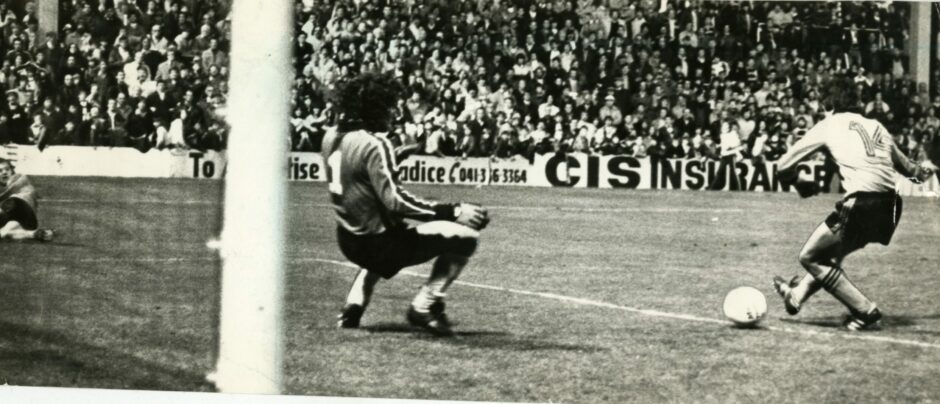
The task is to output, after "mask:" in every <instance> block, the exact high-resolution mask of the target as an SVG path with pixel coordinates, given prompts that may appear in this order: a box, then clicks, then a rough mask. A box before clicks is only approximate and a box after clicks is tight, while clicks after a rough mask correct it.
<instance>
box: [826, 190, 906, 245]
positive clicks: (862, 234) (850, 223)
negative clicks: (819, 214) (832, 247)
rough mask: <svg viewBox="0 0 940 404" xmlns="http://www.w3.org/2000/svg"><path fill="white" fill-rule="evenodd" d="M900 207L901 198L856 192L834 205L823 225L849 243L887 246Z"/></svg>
mask: <svg viewBox="0 0 940 404" xmlns="http://www.w3.org/2000/svg"><path fill="white" fill-rule="evenodd" d="M902 206H903V204H902V202H901V197H900V196H898V194H897V193H894V192H856V193H854V194H851V195H848V196H846V197H845V198H844V199H842V200H841V201H839V202H836V210H835V212H832V213H831V214H829V217H827V218H826V225H827V226H829V229H830V230H832V232H833V233H836V234H841V235H842V239H843V241H845V242H848V243H852V244H857V245H859V246H864V245H865V244H868V243H871V242H877V243H881V244H884V245H888V243H890V242H891V237H892V236H894V229H895V228H897V226H898V222H899V221H900V220H901V210H902Z"/></svg>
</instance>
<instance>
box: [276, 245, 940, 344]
mask: <svg viewBox="0 0 940 404" xmlns="http://www.w3.org/2000/svg"><path fill="white" fill-rule="evenodd" d="M291 261H295V260H291ZM296 261H315V262H322V263H327V264H333V265H338V266H343V267H347V268H357V269H358V268H359V267H358V266H356V265H355V264H353V263H351V262H346V261H337V260H331V259H324V258H302V259H297V260H296ZM400 273H401V274H404V275H408V276H413V277H421V278H423V277H426V276H427V275H422V274H418V273H415V272H411V271H402V272H400ZM454 283H456V284H458V285H464V286H467V287H472V288H478V289H486V290H494V291H499V292H506V293H512V294H518V295H524V296H534V297H540V298H544V299H551V300H558V301H562V302H567V303H575V304H581V305H585V306H594V307H603V308H607V309H614V310H621V311H626V312H630V313H635V314H640V315H644V316H650V317H660V318H670V319H675V320H685V321H693V322H699V323H711V324H720V325H732V323H731V322H730V321H725V320H719V319H716V318H709V317H699V316H695V315H691V314H682V313H671V312H667V311H661V310H651V309H639V308H635V307H629V306H622V305H618V304H613V303H607V302H602V301H597V300H590V299H584V298H580V297H572V296H565V295H559V294H555V293H545V292H534V291H529V290H522V289H512V288H504V287H501V286H492V285H484V284H479V283H472V282H466V281H459V280H458V281H455V282H454ZM761 328H762V329H765V330H769V331H776V332H785V333H790V334H802V335H811V336H820V337H826V338H832V337H838V338H844V339H854V340H862V341H874V342H885V343H890V344H898V345H907V346H916V347H921V348H934V349H940V344H933V343H929V342H922V341H914V340H908V339H901V338H892V337H885V336H878V335H865V334H852V333H849V332H845V333H832V332H823V331H814V330H809V329H803V328H790V327H777V326H763V327H761Z"/></svg>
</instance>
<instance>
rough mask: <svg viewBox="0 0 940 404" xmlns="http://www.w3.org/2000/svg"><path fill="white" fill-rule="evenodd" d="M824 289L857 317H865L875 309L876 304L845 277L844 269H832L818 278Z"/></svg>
mask: <svg viewBox="0 0 940 404" xmlns="http://www.w3.org/2000/svg"><path fill="white" fill-rule="evenodd" d="M818 279H819V281H820V283H821V284H822V287H823V289H826V291H827V292H829V294H831V295H832V296H833V297H835V298H836V299H838V300H839V301H840V302H842V304H844V305H845V307H848V309H849V311H850V312H851V313H852V314H853V315H856V316H864V315H865V314H866V313H869V312H871V311H872V310H873V309H874V308H875V303H873V302H872V301H871V300H869V299H868V298H867V297H866V296H865V295H864V294H862V291H860V290H858V288H857V287H855V285H854V284H853V283H852V281H850V280H849V278H848V277H846V276H845V272H843V271H842V268H839V267H831V268H830V269H829V270H828V271H826V272H824V273H822V274H821V276H820V277H819V278H818Z"/></svg>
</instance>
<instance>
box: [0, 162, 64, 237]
mask: <svg viewBox="0 0 940 404" xmlns="http://www.w3.org/2000/svg"><path fill="white" fill-rule="evenodd" d="M38 226H39V221H38V220H37V218H36V189H35V188H33V185H32V184H30V183H29V179H28V178H26V176H25V175H22V174H17V173H16V172H15V170H14V169H13V163H11V162H10V161H9V160H3V159H0V239H2V240H39V241H51V240H52V236H53V232H52V230H49V229H37V227H38Z"/></svg>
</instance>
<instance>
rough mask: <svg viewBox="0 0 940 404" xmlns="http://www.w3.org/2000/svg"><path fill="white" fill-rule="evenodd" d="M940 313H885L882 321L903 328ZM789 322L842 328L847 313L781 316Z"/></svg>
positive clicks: (886, 325) (934, 317)
mask: <svg viewBox="0 0 940 404" xmlns="http://www.w3.org/2000/svg"><path fill="white" fill-rule="evenodd" d="M938 319H940V313H936V314H927V315H919V316H915V315H885V317H884V318H883V319H881V323H882V325H883V326H884V327H886V328H902V327H912V326H915V325H918V324H919V322H920V321H922V320H938ZM780 320H782V321H784V322H787V323H795V324H806V325H812V326H817V327H826V328H842V322H843V321H845V315H842V316H822V317H808V318H781V319H780ZM914 332H918V333H927V334H940V331H936V332H934V331H914Z"/></svg>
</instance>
